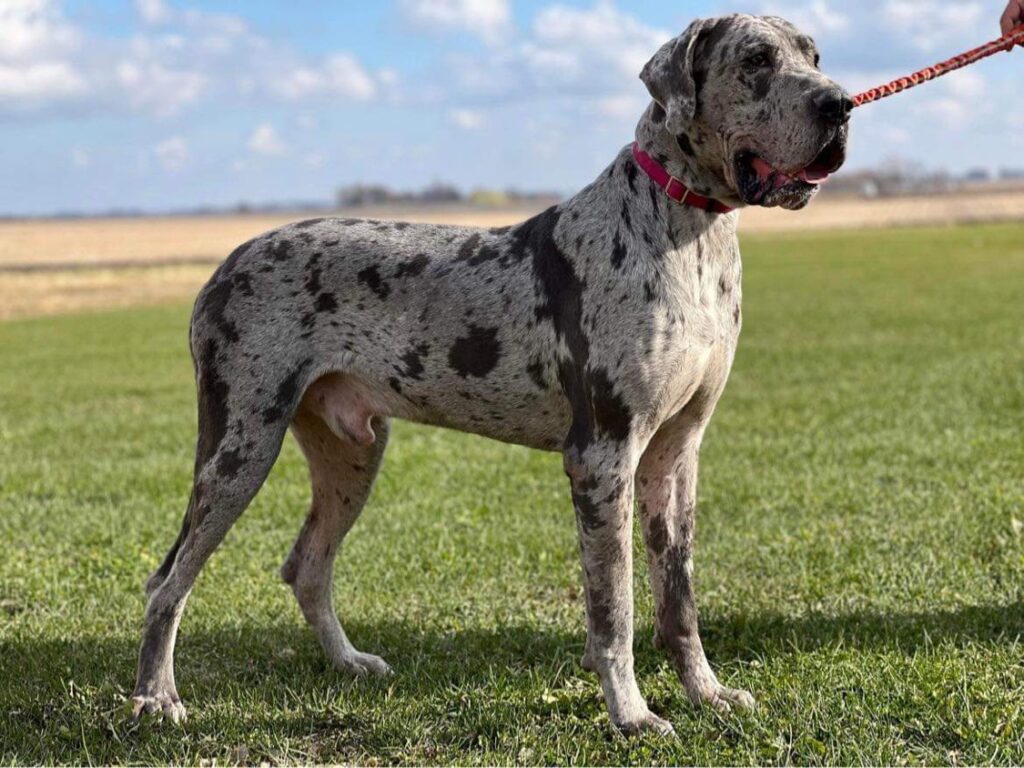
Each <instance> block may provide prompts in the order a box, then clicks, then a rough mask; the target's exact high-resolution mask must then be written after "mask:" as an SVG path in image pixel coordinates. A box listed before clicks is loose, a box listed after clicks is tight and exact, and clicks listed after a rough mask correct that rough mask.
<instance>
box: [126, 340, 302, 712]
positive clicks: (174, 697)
mask: <svg viewBox="0 0 1024 768" xmlns="http://www.w3.org/2000/svg"><path fill="white" fill-rule="evenodd" d="M197 351H198V352H200V354H198V355H197V359H196V373H197V384H198V400H199V439H198V443H197V446H196V465H195V476H194V479H193V485H192V495H191V497H190V499H189V504H188V510H187V511H186V513H185V521H184V524H183V526H182V530H181V533H180V534H179V535H178V539H177V541H175V543H174V545H173V546H172V548H171V551H170V552H169V553H168V555H167V557H166V558H165V561H164V563H163V565H161V566H160V568H158V569H157V571H156V573H154V574H153V576H151V577H150V579H149V581H148V582H147V585H146V586H147V590H148V591H149V592H150V597H149V603H148V605H147V606H146V617H145V627H144V629H143V636H142V647H141V649H140V651H139V667H138V677H137V681H136V685H135V691H134V693H133V694H132V704H133V714H134V716H135V717H139V716H140V715H141V714H142V713H144V712H146V713H160V712H162V713H163V714H165V715H167V716H169V717H170V718H171V719H172V720H175V721H178V720H181V719H182V718H183V717H184V715H185V708H184V706H182V703H181V700H180V699H179V697H178V693H177V690H176V687H175V683H174V644H175V639H176V636H177V631H178V624H179V622H180V620H181V615H182V612H183V611H184V608H185V601H186V599H187V598H188V594H189V592H190V591H191V589H192V585H193V583H194V582H195V579H196V577H197V576H198V575H199V571H200V569H201V568H202V567H203V565H204V563H205V562H206V560H207V559H208V558H209V557H210V555H211V554H212V553H213V551H214V550H215V549H216V548H217V546H218V545H219V544H220V543H221V541H222V540H223V539H224V536H225V534H226V533H227V532H228V530H229V529H230V528H231V526H232V525H233V524H234V522H235V520H237V519H238V517H239V516H240V515H241V514H242V512H244V511H245V509H246V507H247V506H248V505H249V502H250V501H251V500H252V498H253V497H254V496H255V495H256V492H257V491H258V490H259V489H260V486H262V485H263V481H264V480H265V479H266V477H267V474H268V473H269V472H270V469H271V467H272V466H273V464H274V461H275V459H276V458H277V455H278V452H279V451H280V449H281V443H282V441H283V439H284V434H285V432H286V431H287V426H288V422H289V420H290V418H291V414H292V412H293V411H294V409H295V404H296V403H295V401H297V400H298V398H299V397H300V396H301V393H302V385H303V384H304V381H302V379H303V377H304V376H305V374H306V372H307V370H308V367H309V364H308V363H300V364H299V365H298V366H297V367H295V368H293V369H292V370H291V371H290V372H284V371H282V372H281V377H282V382H283V384H282V385H281V386H280V387H279V388H278V393H279V394H280V393H282V392H283V393H284V395H285V396H282V397H278V398H277V399H276V400H275V401H273V402H272V403H269V404H267V403H261V401H260V400H259V399H258V398H256V397H255V393H256V392H257V391H258V390H259V387H260V386H261V385H260V384H259V382H261V381H262V380H263V379H264V378H265V377H266V376H268V374H267V372H265V371H255V370H247V369H245V368H244V367H243V366H239V365H237V361H234V363H235V364H232V361H229V360H225V359H223V358H222V357H221V356H220V354H219V349H218V345H217V343H216V342H215V341H212V340H210V341H207V342H206V343H205V344H203V345H202V349H201V350H197ZM225 365H230V369H231V370H232V371H233V377H232V380H231V381H230V382H229V381H228V380H227V378H226V376H224V375H222V371H223V370H224V366H225ZM292 390H296V391H295V393H292ZM261 406H263V407H261Z"/></svg>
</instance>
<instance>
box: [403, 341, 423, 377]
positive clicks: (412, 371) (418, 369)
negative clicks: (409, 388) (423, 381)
mask: <svg viewBox="0 0 1024 768" xmlns="http://www.w3.org/2000/svg"><path fill="white" fill-rule="evenodd" d="M429 353H430V345H429V344H417V345H416V346H415V347H413V348H412V349H410V350H409V351H408V352H406V353H405V354H404V355H402V363H404V364H405V375H406V376H408V377H410V378H412V379H420V378H422V377H423V358H424V357H426V356H427V355H428V354H429Z"/></svg>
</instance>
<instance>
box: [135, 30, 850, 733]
mask: <svg viewBox="0 0 1024 768" xmlns="http://www.w3.org/2000/svg"><path fill="white" fill-rule="evenodd" d="M640 76H641V79H642V80H643V83H644V85H646V87H647V89H648V91H649V92H650V95H651V96H652V99H653V100H652V102H651V104H650V106H649V107H648V108H647V110H646V111H645V112H644V114H643V116H642V117H641V119H640V122H639V124H638V126H637V130H636V142H637V144H636V151H635V152H634V149H633V147H632V146H627V147H625V148H623V149H622V151H621V152H619V154H618V156H617V157H615V158H614V159H613V160H612V163H611V165H609V166H608V168H607V169H605V170H604V171H603V172H602V173H601V174H600V176H599V177H598V178H597V180H596V181H594V182H593V183H592V184H590V185H589V186H588V187H586V188H585V189H583V190H582V191H581V192H580V193H579V194H577V195H576V196H575V197H573V198H571V199H569V200H567V201H566V202H564V203H562V204H561V205H557V206H555V207H553V208H550V209H548V210H546V211H544V212H543V213H541V214H539V215H538V216H535V217H534V218H532V219H530V220H528V221H526V222H524V223H522V224H519V225H518V226H514V227H510V228H508V227H506V228H502V229H491V230H487V229H470V228H463V227H450V226H433V225H422V224H421V225H413V224H404V223H391V222H383V221H368V220H362V219H341V218H324V219H313V220H309V221H303V222H300V223H297V224H293V225H290V226H286V227H282V228H281V229H277V230H274V231H272V232H269V233H267V234H264V235H262V236H260V237H258V238H256V239H254V240H251V241H250V242H248V243H245V244H244V245H242V246H240V247H239V248H238V249H237V250H235V252H234V253H232V254H231V255H230V256H229V257H228V259H227V260H226V261H225V262H224V263H223V264H222V265H221V267H220V268H219V269H218V270H217V272H216V273H215V274H214V275H213V277H212V278H211V279H210V282H209V283H208V284H207V285H206V286H205V287H204V288H203V290H202V291H201V292H200V294H199V297H198V299H197V301H196V304H195V309H194V312H193V315H192V326H191V335H190V341H191V348H192V355H193V359H194V361H195V371H196V384H197V393H198V405H199V437H198V442H197V446H196V459H195V477H194V482H193V486H192V493H191V498H190V500H189V503H188V508H187V510H186V512H185V519H184V523H183V525H182V528H181V532H180V534H179V535H178V538H177V540H176V541H175V543H174V545H173V546H172V547H171V550H170V552H169V553H168V554H167V557H166V559H165V560H164V562H163V564H162V565H161V566H160V567H159V568H158V569H157V571H156V572H155V573H154V574H153V575H152V576H151V577H150V579H149V581H148V583H147V585H146V589H147V592H148V594H149V605H148V607H147V609H146V620H145V628H144V633H143V639H142V648H141V652H140V658H139V669H138V683H137V685H136V688H135V693H134V696H133V700H134V703H135V711H136V714H137V715H138V714H141V713H143V712H163V713H165V714H167V715H168V716H170V717H172V718H174V719H176V720H177V719H180V718H181V717H182V716H183V715H184V708H183V706H182V704H181V700H180V699H179V697H178V693H177V690H176V688H175V682H174V667H173V653H174V645H175V636H176V633H177V628H178V622H179V620H180V619H181V615H182V611H183V609H184V606H185V600H186V598H187V596H188V593H189V591H190V589H191V588H192V585H193V582H194V581H195V578H196V576H197V574H198V573H199V570H200V569H201V568H202V567H203V564H204V563H205V562H206V560H207V558H208V557H209V556H210V554H211V553H212V552H213V550H214V549H216V547H217V545H218V544H220V542H221V540H222V539H223V538H224V535H225V534H226V533H227V531H228V529H229V528H230V527H231V525H232V523H234V522H235V520H236V519H238V516H239V515H241V514H242V512H243V511H244V510H245V508H246V506H247V505H248V504H249V502H250V500H251V499H252V498H253V496H254V495H255V494H256V492H257V491H258V490H259V488H260V486H261V485H262V484H263V482H264V480H265V479H266V477H267V473H268V472H269V471H270V468H271V466H272V465H273V463H274V461H275V459H276V458H277V455H278V451H279V450H280V448H281V443H282V441H283V439H284V436H285V432H287V430H288V429H289V428H291V430H292V433H293V434H294V435H295V438H296V440H297V441H298V443H299V445H300V446H301V448H302V451H303V453H304V454H305V456H306V459H307V461H308V462H309V469H310V476H311V479H312V486H313V488H312V502H311V505H310V508H309V513H308V516H307V518H306V522H305V524H304V525H303V527H302V530H301V531H300V532H299V535H298V538H297V539H296V541H295V544H294V546H293V548H292V551H291V554H290V555H288V558H287V560H286V561H285V564H284V566H283V568H282V569H281V574H282V576H283V577H284V579H285V581H287V582H288V583H289V584H290V585H291V587H292V589H293V591H294V593H295V596H296V598H297V599H298V602H299V604H300V606H301V608H302V612H303V614H304V615H305V617H306V619H307V620H308V621H309V623H310V625H311V626H312V627H313V630H314V632H315V633H316V635H317V637H318V638H319V640H320V643H321V644H322V645H323V648H324V651H325V652H326V653H327V655H328V656H329V657H330V660H331V662H332V663H333V664H334V666H336V667H337V668H338V669H340V670H344V671H347V672H351V673H354V674H387V673H389V672H390V668H389V667H388V665H387V664H386V663H385V662H384V660H383V659H381V658H379V657H377V656H374V655H372V654H369V653H363V652H361V651H358V650H356V648H354V647H353V646H352V643H351V642H350V641H349V639H348V637H346V635H345V631H344V630H343V629H342V627H341V624H340V623H339V621H338V617H337V615H336V614H335V611H334V607H333V605H332V602H331V569H332V564H333V560H334V556H335V554H336V553H337V551H338V548H339V546H340V544H341V541H342V539H343V538H344V537H345V534H346V533H347V532H348V530H349V529H350V528H351V527H352V525H353V524H354V523H355V521H356V518H357V517H358V516H359V513H360V510H361V509H362V507H363V505H364V504H365V502H366V499H367V497H368V496H369V494H370V490H371V487H372V485H373V481H374V476H375V474H376V472H377V469H378V467H379V466H380V463H381V459H382V456H383V454H384V449H385V446H386V445H387V439H388V420H389V419H390V418H392V417H397V418H404V419H409V420H412V421H417V422H422V423H426V424H434V425H439V426H444V427H450V428H453V429H459V430H463V431H466V432H474V433H477V434H481V435H486V436H488V437H493V438H496V439H498V440H504V441H508V442H512V443H519V444H522V445H527V446H531V447H534V448H539V449H543V450H550V451H560V452H561V453H562V455H563V457H564V465H565V471H566V474H567V475H568V477H569V484H570V491H571V497H572V501H573V505H574V507H575V514H576V524H577V529H578V532H579V542H580V551H581V555H582V561H583V579H584V586H585V596H586V614H587V642H586V652H585V654H584V657H583V666H584V667H586V668H587V669H589V670H592V671H593V672H595V673H596V674H597V675H598V676H599V677H600V681H601V686H602V688H603V690H604V695H605V699H606V701H607V704H608V711H609V714H610V716H611V720H612V722H613V723H614V724H615V725H616V726H617V727H618V728H620V729H621V730H623V731H625V732H630V733H633V732H638V731H642V730H646V729H654V730H656V731H661V732H667V731H669V730H671V726H670V725H669V724H668V723H667V722H666V721H665V720H662V719H661V718H660V717H658V716H656V715H655V714H653V713H651V712H650V710H649V709H648V707H647V704H646V702H645V701H644V698H643V696H642V695H641V693H640V688H639V686H638V685H637V681H636V678H635V676H634V672H633V618H634V617H633V595H632V590H631V583H632V570H633V563H632V543H631V536H632V516H633V510H634V500H635V501H637V502H638V504H637V508H638V509H639V511H640V515H641V522H642V530H643V534H644V539H645V542H646V547H647V557H648V560H649V563H650V573H651V586H652V589H653V592H654V598H655V606H656V621H655V626H656V628H657V629H656V637H655V642H656V643H657V644H658V645H659V646H661V647H662V648H664V649H665V651H666V652H667V653H668V654H669V656H670V657H671V659H672V661H673V663H674V665H675V668H676V669H677V670H678V673H679V678H680V680H681V681H682V684H683V686H684V687H685V689H686V692H687V694H688V695H689V698H690V699H691V700H692V701H693V702H694V703H696V704H709V705H711V706H714V707H716V708H718V709H720V710H728V709H729V708H730V707H732V706H750V705H751V704H752V703H753V699H752V698H751V696H750V694H748V693H746V692H745V691H741V690H736V689H732V688H727V687H725V686H723V685H721V684H720V683H719V681H718V679H717V678H716V677H715V674H714V672H713V671H712V670H711V668H710V666H709V665H708V662H707V659H706V658H705V655H704V650H703V648H702V646H701V641H700V637H699V635H698V631H697V609H696V606H695V599H694V585H693V566H692V550H693V534H694V514H695V509H696V500H697V460H698V454H699V452H700V444H701V438H702V436H703V434H704V430H705V428H706V427H707V424H708V421H709V419H710V418H711V414H712V412H713V411H714V408H715V404H716V402H717V400H718V398H719V395H720V394H721V393H722V389H723V388H724V386H725V382H726V379H727V377H728V374H729V369H730V366H731V364H732V360H733V355H734V353H735V351H736V342H737V338H738V336H739V332H740V321H741V317H740V294H741V291H740V274H741V268H740V254H739V248H738V243H737V239H736V220H737V216H738V214H737V213H735V212H729V209H731V208H739V207H742V206H743V205H750V204H754V205H767V206H782V207H785V208H800V207H802V206H803V205H805V204H806V203H807V202H808V201H809V200H810V198H811V197H812V195H813V194H814V192H815V190H816V185H817V183H818V182H819V181H820V180H821V179H822V178H824V177H825V176H826V175H827V174H828V173H829V172H831V171H833V170H835V169H836V168H838V167H839V165H840V164H841V163H842V161H843V158H844V155H845V144H846V122H847V117H848V114H849V110H850V106H851V104H850V102H849V99H848V98H847V96H846V94H845V93H844V92H843V91H842V90H841V89H840V88H839V87H838V86H837V85H835V83H833V82H832V81H831V80H829V79H828V78H826V77H825V76H824V75H822V74H821V73H820V72H819V70H818V55H817V51H816V49H815V46H814V43H813V41H812V40H811V39H810V38H809V37H807V36H806V35H803V34H801V33H800V32H799V31H798V30H797V29H795V28H794V27H793V26H792V25H790V24H789V23H787V22H785V21H783V20H781V19H778V18H774V17H752V16H728V17H723V18H718V19H707V20H699V21H695V22H694V23H693V24H691V25H690V26H689V27H688V28H687V29H686V31H685V32H684V33H683V34H681V35H680V36H679V37H677V38H675V39H673V40H670V41H669V42H668V43H666V44H665V45H664V46H663V47H662V48H661V49H660V50H659V51H657V52H656V53H654V56H653V58H652V59H651V60H650V62H648V64H647V65H646V66H645V67H644V69H643V71H642V73H641V75H640ZM641 160H644V163H643V164H641ZM656 179H658V181H656ZM666 180H667V181H666ZM679 201H681V202H682V204H680V202H679Z"/></svg>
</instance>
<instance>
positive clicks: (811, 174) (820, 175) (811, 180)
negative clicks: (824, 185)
mask: <svg viewBox="0 0 1024 768" xmlns="http://www.w3.org/2000/svg"><path fill="white" fill-rule="evenodd" d="M828 176H829V173H828V171H826V170H825V169H824V168H822V167H821V166H820V165H810V166H808V167H806V168H804V169H803V170H802V171H800V173H798V174H797V175H796V177H797V178H798V179H800V180H801V181H806V182H807V183H808V184H820V183H821V182H823V181H824V180H825V179H827V178H828Z"/></svg>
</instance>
